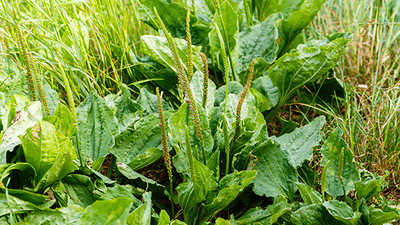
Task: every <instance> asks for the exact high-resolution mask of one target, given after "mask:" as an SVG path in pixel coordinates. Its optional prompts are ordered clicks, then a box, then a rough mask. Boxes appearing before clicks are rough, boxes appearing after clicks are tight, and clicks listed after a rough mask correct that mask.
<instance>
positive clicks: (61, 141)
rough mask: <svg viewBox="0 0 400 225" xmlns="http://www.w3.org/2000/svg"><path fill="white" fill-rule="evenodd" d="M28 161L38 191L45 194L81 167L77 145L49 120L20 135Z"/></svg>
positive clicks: (40, 122) (38, 123) (39, 122)
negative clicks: (76, 162) (33, 169)
mask: <svg viewBox="0 0 400 225" xmlns="http://www.w3.org/2000/svg"><path fill="white" fill-rule="evenodd" d="M19 137H20V139H21V141H22V147H23V150H24V155H25V159H26V162H27V163H29V164H31V165H32V166H33V167H34V168H35V170H36V174H37V175H36V177H35V182H36V187H35V192H42V191H43V190H44V189H45V188H46V187H48V186H50V185H52V184H53V183H54V182H56V181H58V180H61V179H62V178H63V177H64V176H66V175H67V174H69V173H71V172H73V171H75V170H77V169H78V167H77V166H76V165H75V164H74V163H73V161H72V160H74V159H76V153H75V149H74V146H73V144H72V142H71V140H69V139H68V138H67V137H65V136H64V135H63V134H62V133H61V132H60V131H58V130H56V129H55V127H54V126H53V125H52V124H51V123H49V122H46V121H38V122H37V123H36V124H35V126H33V127H32V128H29V129H28V130H27V133H26V135H25V136H23V137H22V136H19Z"/></svg>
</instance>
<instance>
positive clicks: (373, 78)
mask: <svg viewBox="0 0 400 225" xmlns="http://www.w3.org/2000/svg"><path fill="white" fill-rule="evenodd" d="M396 12H397V11H396V9H393V8H390V5H389V2H388V1H383V2H382V4H378V3H377V1H376V2H375V1H373V0H366V1H348V0H340V1H331V0H328V1H327V2H326V4H325V5H324V7H323V9H322V10H321V12H320V14H319V16H318V18H317V19H316V20H315V21H314V23H313V28H314V29H315V31H317V32H316V33H319V34H322V35H323V34H329V33H334V32H351V33H353V34H354V38H353V39H352V41H351V43H350V44H349V47H348V49H347V53H346V54H345V57H344V58H343V60H342V62H341V63H340V67H339V69H338V71H337V76H338V78H339V79H341V80H342V81H344V83H345V84H347V86H346V89H347V97H346V98H345V100H344V101H345V103H344V106H343V109H342V112H340V113H336V114H335V115H336V116H339V117H340V118H339V119H335V118H332V120H333V121H334V122H335V123H336V124H338V125H339V126H341V127H342V128H343V130H344V132H345V134H344V138H345V139H346V141H348V143H349V144H350V148H351V149H352V151H353V152H354V154H355V156H356V160H357V161H358V162H359V165H360V166H362V167H364V168H366V169H368V170H369V171H371V172H374V173H378V174H380V175H383V174H384V173H385V171H386V170H387V171H389V174H390V175H389V177H388V180H387V181H389V184H390V186H391V187H392V188H398V187H399V185H400V174H399V172H398V171H399V169H400V163H399V154H400V126H399V125H400V99H399V97H400V95H399V94H400V82H399V69H400V67H399V58H400V46H399V45H400V38H399V35H400V23H399V22H400V20H398V19H397V18H396V16H395V14H396Z"/></svg>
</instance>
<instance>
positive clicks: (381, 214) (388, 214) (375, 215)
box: [368, 206, 400, 224]
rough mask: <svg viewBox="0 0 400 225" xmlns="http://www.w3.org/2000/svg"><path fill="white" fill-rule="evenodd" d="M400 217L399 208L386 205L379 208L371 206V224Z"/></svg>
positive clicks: (382, 222)
mask: <svg viewBox="0 0 400 225" xmlns="http://www.w3.org/2000/svg"><path fill="white" fill-rule="evenodd" d="M399 218H400V215H399V211H398V209H392V208H389V207H384V208H383V210H382V209H377V208H374V207H372V206H370V207H369V221H368V222H369V223H370V224H384V223H388V222H391V221H393V220H396V219H397V220H398V219H399Z"/></svg>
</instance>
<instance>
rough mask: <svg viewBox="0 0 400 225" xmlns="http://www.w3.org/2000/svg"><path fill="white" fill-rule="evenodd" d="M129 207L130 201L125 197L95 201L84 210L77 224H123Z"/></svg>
mask: <svg viewBox="0 0 400 225" xmlns="http://www.w3.org/2000/svg"><path fill="white" fill-rule="evenodd" d="M131 205H132V199H129V198H125V197H120V198H115V199H110V200H103V201H96V202H95V203H93V204H92V205H90V206H88V207H87V208H86V209H85V212H84V213H83V215H82V217H81V219H80V220H79V222H78V224H93V225H94V224H99V225H103V224H110V225H119V224H125V221H126V218H127V217H128V214H129V210H130V209H131Z"/></svg>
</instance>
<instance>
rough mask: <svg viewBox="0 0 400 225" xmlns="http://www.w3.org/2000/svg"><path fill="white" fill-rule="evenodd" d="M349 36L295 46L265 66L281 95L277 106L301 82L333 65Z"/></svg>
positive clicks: (312, 77)
mask: <svg viewBox="0 0 400 225" xmlns="http://www.w3.org/2000/svg"><path fill="white" fill-rule="evenodd" d="M350 38H351V37H349V36H343V37H342V36H338V38H337V39H334V40H330V41H329V40H326V41H324V42H321V43H319V42H318V43H317V44H315V43H314V42H310V43H306V44H305V45H299V46H298V47H297V49H296V50H294V51H292V52H290V53H288V54H285V55H284V56H282V57H281V58H279V59H278V60H276V61H275V63H274V64H273V65H272V66H271V67H270V68H269V69H268V76H269V78H270V79H271V81H272V82H273V84H274V85H275V86H276V87H277V88H278V89H279V92H280V97H281V98H280V101H279V104H278V106H281V105H282V104H284V103H285V102H286V101H287V100H288V99H289V98H290V97H291V96H292V94H293V93H294V91H295V90H297V89H298V88H300V87H301V86H302V85H304V84H305V83H307V82H313V81H315V80H316V79H317V78H319V77H321V76H322V75H324V74H326V73H327V71H328V70H329V69H330V68H332V67H333V66H335V65H336V63H337V62H338V60H339V59H340V57H342V55H343V52H344V50H345V48H346V44H347V43H348V42H349V41H350ZM313 44H315V45H313Z"/></svg>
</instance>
